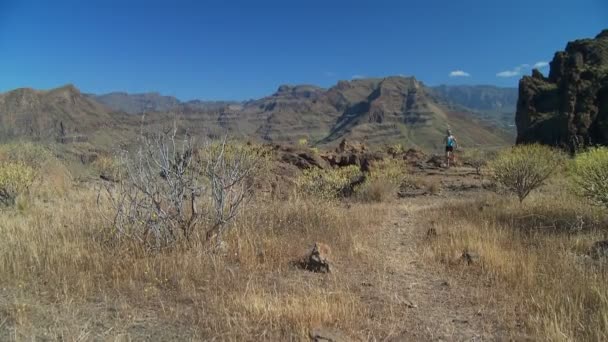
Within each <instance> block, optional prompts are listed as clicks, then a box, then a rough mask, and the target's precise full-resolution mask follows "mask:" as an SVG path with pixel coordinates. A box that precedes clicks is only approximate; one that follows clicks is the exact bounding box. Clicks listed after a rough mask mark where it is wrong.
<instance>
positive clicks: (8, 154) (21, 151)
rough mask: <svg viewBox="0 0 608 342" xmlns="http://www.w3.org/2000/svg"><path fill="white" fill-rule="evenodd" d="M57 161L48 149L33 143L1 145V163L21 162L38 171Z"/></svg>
mask: <svg viewBox="0 0 608 342" xmlns="http://www.w3.org/2000/svg"><path fill="white" fill-rule="evenodd" d="M53 159H55V157H54V156H53V154H52V153H51V151H49V150H48V149H47V148H46V147H44V146H41V145H38V144H35V143H32V142H19V143H16V142H15V143H9V144H3V145H0V161H19V162H22V163H24V164H26V165H29V166H31V167H33V168H34V169H36V170H39V169H40V168H42V166H43V165H44V164H45V163H46V162H48V161H50V160H53Z"/></svg>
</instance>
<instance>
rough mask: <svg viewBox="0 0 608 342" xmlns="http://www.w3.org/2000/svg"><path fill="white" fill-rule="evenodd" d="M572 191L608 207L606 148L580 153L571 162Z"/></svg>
mask: <svg viewBox="0 0 608 342" xmlns="http://www.w3.org/2000/svg"><path fill="white" fill-rule="evenodd" d="M571 179H572V180H573V183H574V191H576V192H577V193H578V194H579V195H581V196H583V197H586V198H588V199H590V200H591V201H593V202H595V203H597V204H599V205H602V206H604V207H608V148H606V147H600V148H594V149H591V150H589V151H587V152H584V153H580V154H578V155H577V156H576V158H575V159H574V161H573V162H572V167H571Z"/></svg>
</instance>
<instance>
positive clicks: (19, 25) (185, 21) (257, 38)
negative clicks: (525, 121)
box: [0, 0, 608, 100]
mask: <svg viewBox="0 0 608 342" xmlns="http://www.w3.org/2000/svg"><path fill="white" fill-rule="evenodd" d="M602 28H608V1H606V0H576V1H575V0H550V1H549V0H526V1H524V0H510V1H506V0H442V1H439V0H424V1H406V0H400V1H399V0H394V1H387V0H375V1H355V0H350V1H331V0H306V1H286V0H282V1H264V0H250V1H245V0H242V1H230V0H225V1H203V0H201V1H180V0H173V1H158V0H148V1H143V0H136V1H129V0H123V1H115V0H106V1H102V0H86V1H85V0H81V1H64V0H40V1H33V0H0V91H6V90H10V89H13V88H17V87H33V88H39V89H48V88H52V87H56V86H59V85H62V84H67V83H73V84H75V85H76V86H77V87H79V88H80V89H81V90H82V91H84V92H95V93H103V92H110V91H115V90H122V91H129V92H144V91H159V92H161V93H163V94H167V95H175V96H177V97H179V98H181V99H183V100H188V99H193V98H200V99H248V98H254V97H260V96H263V95H267V94H269V93H272V92H274V91H275V90H276V88H277V87H278V86H279V85H280V84H298V83H311V84H318V85H321V86H330V85H332V84H334V83H335V82H336V81H338V80H341V79H352V78H353V77H359V76H366V77H368V76H387V75H399V74H402V75H414V76H416V77H417V78H418V79H420V80H422V81H424V82H425V83H427V84H430V85H436V84H441V83H447V84H496V85H503V86H516V85H517V81H518V79H519V77H520V75H519V74H520V73H522V72H523V73H529V72H530V70H529V67H527V66H526V65H530V66H531V65H534V64H536V63H538V62H547V61H550V60H551V58H552V57H553V53H554V52H555V51H556V50H561V49H563V48H564V47H565V45H566V43H567V42H568V41H569V40H573V39H576V38H586V37H594V36H595V35H596V34H598V33H599V32H600V30H601V29H602ZM522 65H523V67H521V66H522ZM543 70H544V71H545V72H546V71H547V69H546V68H545V69H543ZM456 71H462V72H456ZM451 72H456V73H455V74H453V75H458V74H460V75H462V74H463V72H464V73H467V74H469V75H470V76H460V77H455V76H452V77H450V73H451ZM499 73H501V74H500V75H502V76H511V77H499V76H497V74H499Z"/></svg>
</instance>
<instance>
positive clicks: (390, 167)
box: [356, 159, 407, 202]
mask: <svg viewBox="0 0 608 342" xmlns="http://www.w3.org/2000/svg"><path fill="white" fill-rule="evenodd" d="M406 175H407V165H405V163H404V162H403V160H398V159H386V160H383V161H381V162H378V163H375V164H374V165H373V167H372V169H371V170H370V172H369V173H368V174H367V177H366V179H365V182H364V183H363V184H361V185H360V186H358V187H357V189H356V194H357V197H358V198H359V199H360V200H363V201H368V202H384V201H387V200H390V199H394V198H396V195H397V192H398V191H399V187H400V186H401V184H402V183H403V181H404V179H405V177H406Z"/></svg>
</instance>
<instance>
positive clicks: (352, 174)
mask: <svg viewBox="0 0 608 342" xmlns="http://www.w3.org/2000/svg"><path fill="white" fill-rule="evenodd" d="M361 176H362V173H361V170H360V169H359V167H358V166H355V165H351V166H347V167H341V168H336V169H319V168H312V169H309V170H305V171H304V172H303V173H302V175H301V176H300V177H298V179H296V186H297V188H298V190H299V191H301V192H302V193H304V194H307V195H308V196H312V197H316V198H321V199H326V200H327V199H336V198H338V197H340V196H341V194H342V192H343V191H344V189H345V188H346V187H347V186H348V185H349V184H350V183H351V182H352V181H353V180H355V179H356V178H358V177H361Z"/></svg>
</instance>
